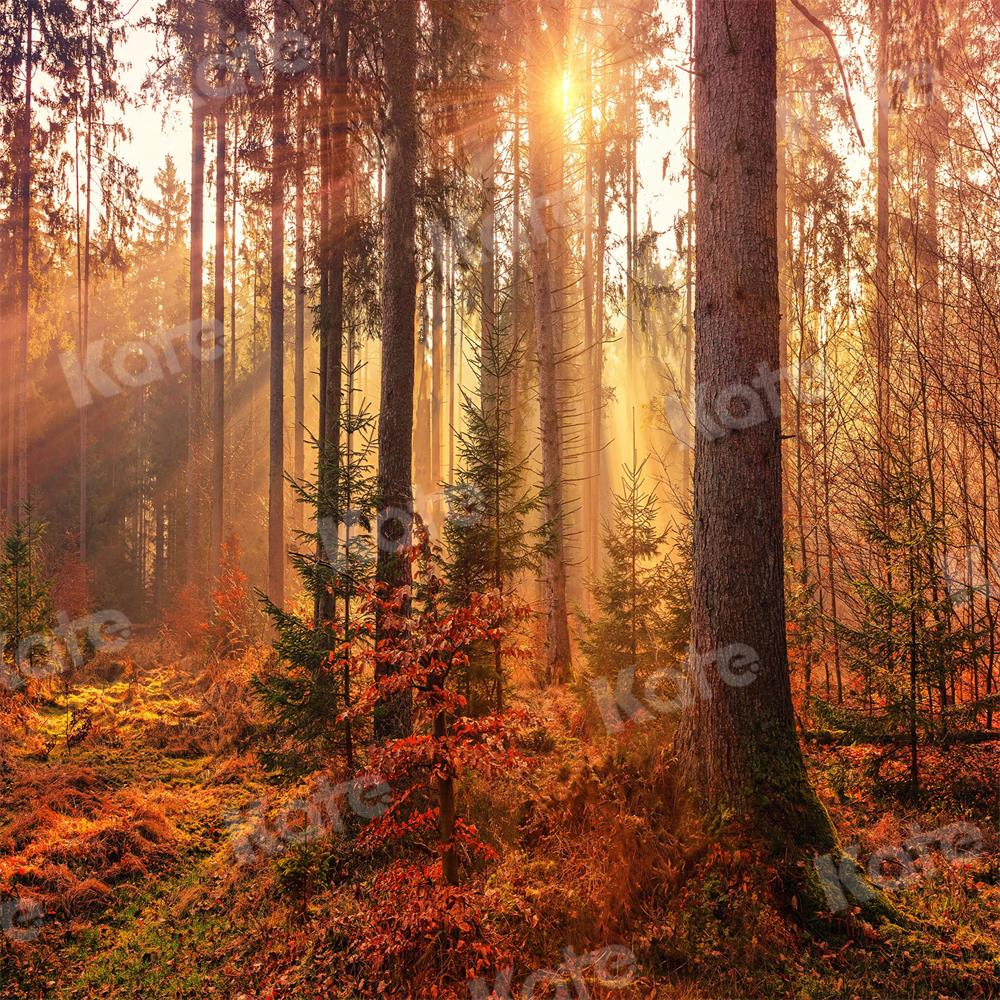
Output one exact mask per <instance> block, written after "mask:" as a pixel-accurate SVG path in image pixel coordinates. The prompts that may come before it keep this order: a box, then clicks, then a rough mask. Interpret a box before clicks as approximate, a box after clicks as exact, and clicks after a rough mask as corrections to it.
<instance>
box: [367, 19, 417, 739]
mask: <svg viewBox="0 0 1000 1000" xmlns="http://www.w3.org/2000/svg"><path fill="white" fill-rule="evenodd" d="M418 8H419V4H417V3H398V4H387V5H386V7H385V9H384V10H383V11H382V15H381V25H382V36H383V44H384V51H385V60H384V65H385V74H386V84H387V90H388V96H389V109H388V116H387V120H386V136H385V141H386V170H385V203H384V208H383V225H382V229H383V237H384V260H383V270H382V386H381V407H380V409H379V419H378V489H379V500H380V505H381V514H380V518H379V525H378V565H377V574H376V575H377V579H378V580H379V582H380V583H383V584H385V585H386V586H387V587H388V588H390V589H391V590H395V589H398V588H408V587H409V585H410V582H411V575H410V561H409V553H408V549H409V547H410V539H411V529H412V524H411V521H412V517H413V485H412V480H413V474H412V473H413V364H414V354H413V346H414V322H413V321H414V314H415V312H416V295H417V270H416V257H415V254H416V239H415V235H416V169H417V141H418V136H417V104H416V73H417V44H418V35H417V15H418ZM408 611H409V607H408V602H404V606H403V613H404V614H406V613H408ZM387 634H388V632H387V628H386V623H385V620H384V616H382V615H380V616H379V618H378V620H377V622H376V639H377V641H378V640H382V639H385V638H386V636H387ZM386 672H387V668H386V667H385V665H382V664H380V665H379V673H380V675H381V676H384V675H385V673H386ZM378 679H380V677H376V680H378ZM411 715H412V698H411V696H410V694H409V692H407V693H406V694H400V695H397V696H395V697H393V698H391V699H389V700H387V701H385V702H383V703H381V704H380V705H379V706H378V707H377V709H376V712H375V737H376V739H380V740H385V739H391V738H394V737H400V736H406V735H408V734H409V732H410V730H411V725H412V723H411Z"/></svg>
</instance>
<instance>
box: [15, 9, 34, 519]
mask: <svg viewBox="0 0 1000 1000" xmlns="http://www.w3.org/2000/svg"><path fill="white" fill-rule="evenodd" d="M33 15H34V9H33V4H32V3H29V4H28V16H27V24H26V26H25V37H26V39H27V43H26V46H25V56H24V119H23V121H22V123H21V169H20V181H21V197H20V209H21V218H20V223H21V232H20V238H21V260H20V268H21V273H20V287H19V292H20V301H19V303H18V309H19V313H20V315H19V317H18V318H19V320H20V339H19V341H18V348H17V435H16V442H17V510H16V512H14V513H15V514H16V516H17V517H18V518H20V517H21V514H22V512H23V508H24V504H25V503H26V502H27V499H28V334H29V327H30V320H29V313H28V310H29V305H30V300H31V99H32V83H33V74H32V71H33V69H34V66H33V51H32V50H33V48H34V34H33V30H34V21H33Z"/></svg>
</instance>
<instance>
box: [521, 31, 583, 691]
mask: <svg viewBox="0 0 1000 1000" xmlns="http://www.w3.org/2000/svg"><path fill="white" fill-rule="evenodd" d="M550 24H551V21H550ZM531 31H532V34H531V41H530V43H529V44H530V45H531V49H532V51H531V52H530V53H529V57H528V74H527V104H528V172H529V174H530V182H531V200H532V209H531V260H532V270H533V284H534V295H535V323H536V326H537V336H538V406H539V415H540V425H541V439H542V485H543V487H544V490H545V517H546V521H547V522H548V525H549V530H550V531H551V533H552V537H551V540H550V544H549V545H548V547H547V552H546V559H545V598H546V674H547V680H548V681H549V683H553V684H562V683H565V682H566V681H567V680H569V678H570V675H571V671H572V654H571V651H570V643H569V621H568V612H567V604H566V555H565V537H564V533H565V526H564V521H565V512H564V510H563V466H562V419H561V413H560V404H559V368H560V354H561V348H562V315H561V313H560V311H559V310H558V309H557V308H556V303H555V298H556V291H557V290H556V288H555V287H554V286H555V285H556V283H557V282H556V279H555V275H556V274H557V272H558V271H559V268H558V266H557V263H556V262H555V261H554V260H553V254H554V253H558V252H559V247H558V245H557V244H558V240H559V236H558V234H557V229H558V222H557V220H556V219H555V217H554V212H553V204H552V203H553V200H554V199H555V198H557V197H561V192H559V191H558V190H556V185H555V184H554V183H553V176H554V174H555V173H556V171H553V169H552V159H553V157H554V155H557V154H558V153H559V152H560V151H561V149H562V143H561V142H560V141H558V137H557V136H556V135H555V134H554V133H553V129H552V125H551V123H550V119H551V115H550V114H548V113H547V109H546V107H545V95H546V94H547V93H549V92H550V90H549V89H547V88H551V87H552V86H553V85H554V84H553V81H556V80H561V79H562V66H561V60H560V59H559V42H558V40H556V39H554V38H553V35H554V34H555V32H554V31H553V29H552V28H549V29H548V30H547V31H544V32H543V31H541V30H540V28H539V27H538V26H536V25H533V26H532V28H531Z"/></svg>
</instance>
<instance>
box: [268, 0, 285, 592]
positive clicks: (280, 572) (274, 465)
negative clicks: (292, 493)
mask: <svg viewBox="0 0 1000 1000" xmlns="http://www.w3.org/2000/svg"><path fill="white" fill-rule="evenodd" d="M283 30H284V15H283V14H282V12H281V0H275V4H274V32H275V35H278V33H279V32H281V31H283ZM285 127H286V126H285V87H284V80H283V79H282V75H281V73H280V71H278V70H276V71H275V75H274V93H273V94H272V99H271V141H272V151H271V302H270V307H271V308H270V313H271V330H270V355H271V357H270V369H271V370H270V401H269V423H268V441H269V452H268V454H269V462H268V477H267V486H268V489H267V591H268V597H270V599H271V600H272V601H273V602H274V603H275V604H278V605H280V604H282V603H283V602H284V598H285V478H284V476H285V448H284V445H285V440H284V423H285V421H284V404H285V295H284V293H285V154H286V144H287V136H286V134H285Z"/></svg>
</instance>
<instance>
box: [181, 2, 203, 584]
mask: <svg viewBox="0 0 1000 1000" xmlns="http://www.w3.org/2000/svg"><path fill="white" fill-rule="evenodd" d="M204 32H205V28H204V24H203V22H202V20H201V13H200V5H198V4H196V5H195V37H194V58H195V60H196V61H197V60H198V58H200V56H201V53H202V50H203V48H204V37H205V35H204ZM191 86H192V90H191V257H190V272H189V279H190V286H189V311H188V319H189V320H190V323H191V326H190V330H189V334H188V336H189V338H190V339H189V345H190V347H191V350H190V356H189V359H188V427H187V456H186V459H187V552H186V560H185V562H186V573H185V579H186V581H187V583H188V584H189V585H190V584H194V583H195V582H196V580H197V578H198V575H199V574H198V566H199V560H200V559H201V552H200V551H199V546H198V540H199V534H200V532H199V518H198V510H199V495H198V493H199V486H200V476H199V470H200V467H201V429H202V399H201V395H202V389H201V361H202V355H201V332H202V309H203V284H202V283H203V274H202V272H203V267H204V246H203V241H204V235H203V228H204V211H205V204H204V199H205V102H204V98H203V96H202V95H201V93H200V92H199V90H198V85H197V82H196V80H195V79H192V83H191Z"/></svg>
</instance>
